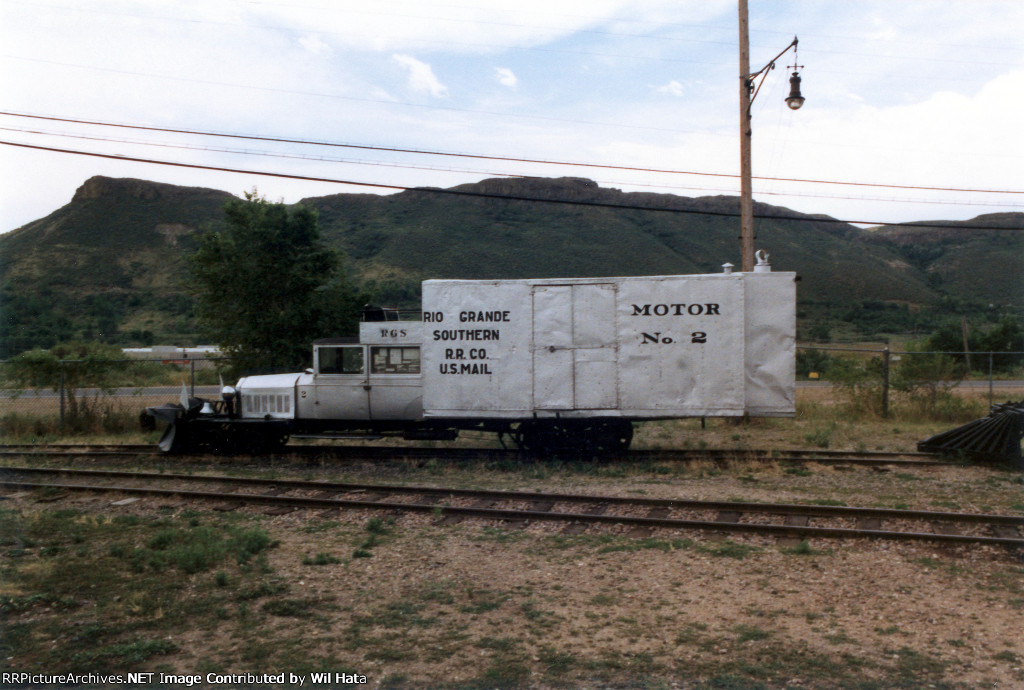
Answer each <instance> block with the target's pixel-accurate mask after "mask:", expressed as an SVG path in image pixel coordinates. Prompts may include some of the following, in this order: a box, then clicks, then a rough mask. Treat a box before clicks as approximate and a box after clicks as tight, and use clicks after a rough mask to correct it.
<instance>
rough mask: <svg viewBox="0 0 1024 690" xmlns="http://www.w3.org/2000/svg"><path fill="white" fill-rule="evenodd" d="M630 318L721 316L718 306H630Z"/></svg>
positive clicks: (719, 306) (712, 304)
mask: <svg viewBox="0 0 1024 690" xmlns="http://www.w3.org/2000/svg"><path fill="white" fill-rule="evenodd" d="M630 306H631V307H633V313H632V314H630V316H721V312H719V309H720V308H721V305H719V304H714V303H711V304H642V305H641V304H631V305H630Z"/></svg>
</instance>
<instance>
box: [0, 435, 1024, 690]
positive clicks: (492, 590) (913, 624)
mask: <svg viewBox="0 0 1024 690" xmlns="http://www.w3.org/2000/svg"><path fill="white" fill-rule="evenodd" d="M769 431H770V432H771V433H774V431H771V429H769ZM713 433H716V434H723V435H726V436H728V435H730V434H732V435H735V434H748V433H749V434H754V433H756V432H755V431H750V430H749V429H745V428H742V427H740V428H736V429H733V428H723V429H721V430H715V431H714V432H713ZM734 442H735V441H734ZM177 469H181V468H177ZM185 469H186V470H190V471H209V472H223V471H225V470H231V471H240V472H246V473H253V474H267V473H272V474H274V475H275V476H286V475H287V476H300V477H311V478H317V479H339V480H343V479H344V480H358V481H377V482H398V483H414V484H435V485H442V486H488V487H495V488H503V489H522V490H544V491H564V492H574V493H592V494H614V495H646V496H663V497H686V498H708V499H724V500H729V499H743V500H755V501H772V502H819V503H843V504H846V505H858V506H888V507H901V508H922V509H931V510H936V509H938V510H957V511H978V512H1000V513H1015V514H1024V479H1022V477H1021V475H1020V474H1019V473H1014V472H1009V471H1004V470H998V469H991V468H985V467H953V468H948V467H940V468H913V469H905V468H891V469H888V470H885V471H878V470H876V469H871V468H862V467H847V468H836V467H832V466H823V465H815V464H808V465H797V466H794V465H786V464H780V463H765V464H761V463H735V464H730V465H727V466H717V465H712V464H708V463H704V464H697V465H687V466H683V465H668V464H666V465H654V466H649V467H624V466H616V465H614V464H608V465H598V466H587V467H577V466H569V465H562V464H558V463H538V464H535V465H530V466H517V467H507V466H493V465H486V464H466V465H460V466H448V465H443V464H435V463H430V464H428V465H424V466H416V465H412V464H410V465H391V466H380V465H367V466H364V467H347V468H338V467H333V466H329V465H325V466H322V467H304V466H302V465H299V464H296V463H292V464H288V463H285V464H277V465H274V466H273V467H265V466H263V467H260V466H253V467H242V468H239V467H231V466H229V465H226V464H225V463H224V462H223V461H218V462H217V463H214V465H212V466H210V465H204V464H202V463H196V464H195V465H194V466H191V467H186V468H185ZM7 496H8V498H7V499H6V500H3V501H0V516H2V518H3V519H2V521H0V526H2V527H3V529H2V530H0V537H2V539H0V548H2V549H3V550H2V553H3V555H4V558H3V561H4V563H3V566H2V571H0V573H2V577H0V610H2V611H3V615H4V619H3V625H4V628H5V635H4V637H3V640H2V643H0V644H2V645H3V647H4V648H3V649H2V650H0V651H2V653H3V664H2V665H3V667H4V670H14V671H29V670H30V671H34V672H56V671H59V670H63V671H78V672H82V671H85V670H90V669H92V670H105V671H106V672H115V671H117V672H123V671H126V670H144V671H158V672H174V673H201V674H206V673H211V672H212V673H240V672H254V673H272V674H277V673H282V672H294V673H297V674H300V675H302V676H304V677H305V679H306V687H318V686H314V685H312V684H311V683H312V677H311V676H310V674H311V673H319V672H331V673H347V674H350V675H349V676H332V679H338V680H342V681H344V680H351V679H352V678H353V677H356V679H357V680H358V677H357V676H365V680H366V686H368V687H403V688H404V687H409V688H421V687H442V688H491V687H494V688H499V687H529V688H548V687H551V688H556V687H623V688H632V687H655V688H659V687H661V688H698V687H699V688H787V687H790V688H848V687H860V688H896V687H899V688H919V687H921V688H927V687H936V688H945V687H950V688H954V687H955V688H981V687H1000V688H1019V687H1024V635H1022V632H1021V631H1022V621H1024V562H1022V561H1021V557H1020V555H1019V554H1011V553H1008V552H1006V551H1004V550H1000V549H995V548H988V547H956V548H949V547H937V546H934V545H928V544H897V543H888V542H876V541H836V540H812V541H811V542H809V543H804V544H800V545H797V546H793V545H792V544H783V543H778V542H776V541H775V540H774V539H770V538H766V537H757V536H741V535H731V536H729V537H728V538H725V537H724V536H722V535H714V534H708V533H697V532H693V533H680V532H668V531H664V532H661V533H655V534H653V535H651V536H650V537H647V538H643V539H637V538H633V537H629V536H627V535H626V530H625V529H615V528H612V529H608V530H596V531H595V530H593V528H591V531H588V532H587V533H584V534H581V535H568V534H564V533H562V531H561V530H562V527H561V526H560V525H554V524H546V523H540V524H531V525H527V526H526V527H525V528H522V529H516V528H513V527H509V526H503V525H501V524H498V523H493V522H485V521H478V520H467V521H464V522H462V523H460V524H457V525H442V524H439V523H438V521H437V520H436V519H435V517H434V516H432V515H421V516H413V517H410V516H402V517H398V518H397V519H396V518H394V517H392V516H389V515H385V514H371V513H363V514H357V513H337V512H327V513H324V512H319V511H297V512H293V513H290V514H286V515H278V516H273V515H268V514H266V513H265V512H264V511H263V510H262V509H260V508H243V509H241V510H237V511H233V512H229V513H219V512H217V511H214V510H211V508H210V506H209V505H208V504H183V503H180V502H177V501H170V500H149V499H147V500H145V501H139V502H136V503H132V504H129V505H123V506H112V505H111V503H112V501H113V500H116V499H112V498H110V497H104V496H88V495H85V496H80V495H70V496H67V497H64V498H57V500H55V501H53V502H40V498H43V499H48V498H52V497H45V496H44V497H41V496H39V495H37V494H26V493H24V492H21V493H18V494H14V495H13V496H12V495H11V493H10V492H8V493H7ZM204 530H205V531H204ZM255 532H259V533H260V534H263V535H266V537H268V543H261V544H260V545H258V546H259V548H258V549H255V548H254V549H253V550H252V553H254V554H256V555H253V556H252V557H249V556H245V558H243V557H242V555H243V554H242V553H241V552H239V556H238V557H237V558H235V557H234V556H232V555H230V554H231V553H232V552H231V551H230V550H226V551H224V552H223V554H228V555H223V554H222V555H221V556H219V558H220V560H213V561H211V562H210V564H208V567H205V568H204V567H201V566H202V563H200V566H199V567H195V566H190V565H188V564H189V563H191V561H181V562H179V561H177V560H174V558H175V557H174V553H176V552H175V551H174V549H176V548H178V545H185V546H189V545H195V544H200V543H206V542H205V541H204V540H213V539H214V538H215V536H214V535H235V534H243V533H245V534H250V535H251V534H254V533H255ZM218 538H219V537H218ZM218 543H220V542H218ZM224 543H225V544H226V543H227V542H224ZM183 548H184V546H183ZM211 548H212V547H211ZM227 548H228V547H226V546H225V549H227ZM218 553H220V552H218ZM211 558H214V557H213V556H211Z"/></svg>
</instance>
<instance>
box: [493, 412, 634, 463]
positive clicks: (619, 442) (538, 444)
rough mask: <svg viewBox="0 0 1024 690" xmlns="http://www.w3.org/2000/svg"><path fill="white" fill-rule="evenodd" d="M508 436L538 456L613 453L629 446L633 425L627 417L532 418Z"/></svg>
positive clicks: (522, 447)
mask: <svg viewBox="0 0 1024 690" xmlns="http://www.w3.org/2000/svg"><path fill="white" fill-rule="evenodd" d="M511 435H512V440H513V441H514V442H515V444H516V445H517V446H518V447H519V448H521V449H523V450H526V451H529V452H531V453H535V454H539V455H548V454H557V453H574V454H580V453H614V452H621V451H624V450H626V449H627V448H629V444H630V443H631V442H632V441H633V424H632V423H631V422H630V421H629V420H626V419H599V420H531V421H527V422H522V423H520V424H519V426H518V427H517V428H516V429H515V430H514V431H512V433H511Z"/></svg>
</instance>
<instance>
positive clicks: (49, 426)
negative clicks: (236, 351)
mask: <svg viewBox="0 0 1024 690" xmlns="http://www.w3.org/2000/svg"><path fill="white" fill-rule="evenodd" d="M227 364H228V360H227V359H225V358H209V357H195V358H192V357H185V356H180V357H171V358H161V359H143V358H131V359H92V358H90V359H81V360H69V359H62V360H56V359H54V360H45V359H40V360H38V361H30V362H24V361H22V362H17V363H16V362H15V361H13V360H11V361H5V362H0V440H4V439H9V438H18V437H38V438H47V437H61V436H68V435H79V434H119V433H125V432H129V431H137V430H138V428H139V423H138V420H139V414H140V412H141V411H142V410H143V409H144V408H145V407H148V406H152V405H160V404H163V403H166V402H170V401H176V400H178V399H179V398H180V397H181V391H182V388H183V387H184V389H185V390H186V391H187V393H188V395H189V396H190V397H196V396H198V397H204V396H206V397H211V396H216V395H218V394H219V391H220V386H219V383H220V378H221V375H220V373H219V372H220V371H221V370H222V369H224V368H225V366H226V365H227Z"/></svg>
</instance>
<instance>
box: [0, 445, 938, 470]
mask: <svg viewBox="0 0 1024 690" xmlns="http://www.w3.org/2000/svg"><path fill="white" fill-rule="evenodd" d="M21 455H29V456H43V457H45V456H55V455H81V456H100V455H109V456H119V455H162V453H160V452H159V451H158V450H157V449H156V448H155V447H154V446H142V445H139V446H134V445H133V446H125V447H123V448H118V447H117V446H101V447H99V448H93V447H90V446H73V445H67V446H60V445H57V446H41V445H17V446H15V445H3V446H0V457H4V456H7V457H11V456H21ZM276 455H295V456H299V457H309V456H315V457H324V456H333V457H337V458H366V459H387V458H392V459H402V458H405V459H417V460H421V459H422V460H425V459H436V458H442V459H451V460H513V459H517V458H530V456H529V454H527V453H525V452H523V451H520V450H515V449H506V448H426V447H423V446H340V447H339V446H305V445H293V446H287V447H286V448H285V449H284V450H282V451H280V452H279V453H276ZM568 457H569V456H566V458H567V459H568ZM582 457H583V458H586V457H588V456H582ZM532 459H536V458H532ZM608 459H609V460H611V459H612V458H608ZM723 459H736V460H758V461H775V462H816V463H822V464H830V463H841V464H859V465H907V466H915V465H919V466H955V465H956V463H952V462H948V461H945V460H940V459H938V458H937V456H936V455H935V454H931V453H919V452H905V453H904V452H898V451H841V450H802V449H792V450H764V449H758V450H733V449H727V448H718V449H701V450H697V449H639V450H630V451H626V452H624V453H622V454H621V455H620V456H616V457H615V458H614V460H617V461H624V462H634V463H635V462H655V461H661V462H686V461H692V460H712V461H720V460H723Z"/></svg>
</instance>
